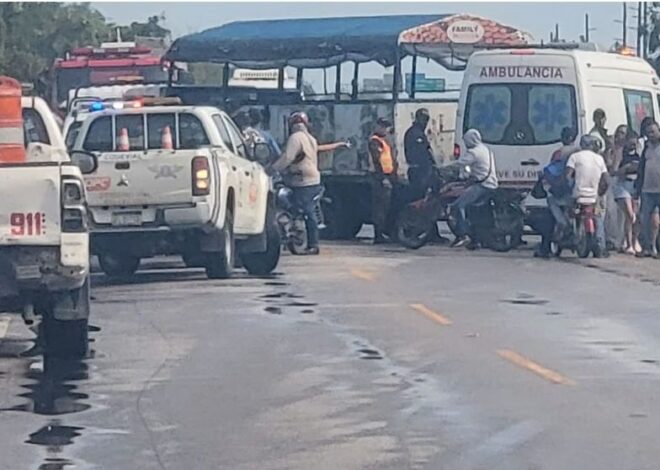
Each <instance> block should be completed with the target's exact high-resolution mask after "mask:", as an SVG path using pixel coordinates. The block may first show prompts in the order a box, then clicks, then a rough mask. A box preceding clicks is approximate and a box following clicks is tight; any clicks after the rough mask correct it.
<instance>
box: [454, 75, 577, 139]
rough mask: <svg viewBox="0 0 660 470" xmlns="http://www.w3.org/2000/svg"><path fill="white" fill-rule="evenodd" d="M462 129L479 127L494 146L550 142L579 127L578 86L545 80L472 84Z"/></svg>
mask: <svg viewBox="0 0 660 470" xmlns="http://www.w3.org/2000/svg"><path fill="white" fill-rule="evenodd" d="M465 112H466V115H465V120H464V123H465V124H464V129H463V132H465V131H467V130H468V129H477V130H479V132H481V136H482V138H483V141H484V142H485V143H487V144H495V145H548V144H553V143H556V142H559V141H560V140H561V130H562V129H563V128H564V127H572V128H577V111H576V105H575V88H573V86H571V85H554V84H545V83H530V84H522V83H498V84H487V85H486V84H478V85H472V86H471V87H470V88H469V90H468V95H467V104H466V110H465Z"/></svg>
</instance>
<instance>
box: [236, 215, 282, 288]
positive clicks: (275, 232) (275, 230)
mask: <svg viewBox="0 0 660 470" xmlns="http://www.w3.org/2000/svg"><path fill="white" fill-rule="evenodd" d="M265 230H266V251H264V252H262V253H245V254H243V255H242V256H241V260H242V261H243V267H245V269H246V270H247V272H248V273H250V274H252V275H254V276H265V275H266V274H270V273H272V272H273V271H274V270H275V268H276V267H277V264H278V263H279V261H280V252H281V244H282V241H281V239H280V230H279V227H278V225H277V221H276V220H275V210H274V209H272V208H271V207H269V208H268V214H267V216H266V228H265Z"/></svg>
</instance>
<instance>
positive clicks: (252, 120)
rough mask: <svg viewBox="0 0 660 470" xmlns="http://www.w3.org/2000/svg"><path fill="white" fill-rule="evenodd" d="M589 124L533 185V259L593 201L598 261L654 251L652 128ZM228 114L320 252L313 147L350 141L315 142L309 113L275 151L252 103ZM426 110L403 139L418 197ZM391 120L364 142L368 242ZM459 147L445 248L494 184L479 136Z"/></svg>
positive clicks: (380, 233) (387, 173)
mask: <svg viewBox="0 0 660 470" xmlns="http://www.w3.org/2000/svg"><path fill="white" fill-rule="evenodd" d="M592 117H593V128H592V129H591V130H590V132H589V133H588V134H585V135H583V136H581V137H580V138H579V139H578V135H577V130H576V129H571V128H564V129H563V130H562V132H561V145H560V146H559V148H557V149H556V150H555V151H554V152H553V153H552V155H549V162H548V164H547V165H546V166H545V167H544V169H543V172H542V173H541V175H540V177H539V180H538V182H537V184H536V186H535V188H534V189H533V191H532V195H533V196H534V197H538V198H541V197H543V198H547V211H546V213H545V217H546V218H545V220H538V221H537V223H535V224H533V226H534V228H536V229H537V230H538V231H539V232H540V233H541V235H542V241H541V244H540V245H539V247H538V248H537V250H536V251H535V256H537V257H544V258H546V257H550V256H551V250H550V248H551V243H552V242H553V241H557V240H560V239H561V238H562V236H564V234H566V233H567V229H568V228H569V222H570V221H569V218H568V214H569V213H570V209H571V208H573V207H574V206H575V204H576V203H578V204H592V205H594V207H595V209H594V210H595V219H596V240H597V250H595V251H594V255H595V256H599V257H606V256H609V253H610V252H612V251H613V250H616V251H618V252H620V253H625V254H629V255H636V256H638V257H656V258H657V257H658V251H657V244H658V243H657V239H658V227H659V226H660V216H659V215H658V211H659V209H660V125H659V124H658V123H657V122H655V121H654V120H653V118H650V117H647V118H645V119H644V120H643V121H642V122H641V125H640V133H639V134H638V133H636V132H635V130H634V129H630V128H629V127H628V126H627V125H625V124H623V125H620V126H618V127H617V128H616V130H615V132H614V133H613V134H612V135H610V133H609V131H608V130H607V128H606V123H607V116H606V113H605V112H604V111H603V110H602V109H597V110H596V111H595V112H594V113H593V116H592ZM235 120H236V122H237V124H238V125H239V127H240V128H241V131H242V132H243V135H244V136H245V138H246V142H247V143H248V145H253V144H256V143H258V142H263V143H266V144H267V145H268V146H269V147H270V149H271V154H272V155H274V156H275V157H276V158H275V159H274V162H273V163H272V165H271V168H272V169H273V170H276V171H281V172H285V171H286V172H287V173H288V174H289V183H290V186H291V187H292V189H293V191H294V199H295V200H296V201H297V203H298V204H299V206H300V207H301V208H302V209H303V210H304V212H305V214H306V223H307V232H308V245H309V246H308V249H307V254H318V253H319V236H318V225H317V221H316V216H315V208H314V207H313V205H312V203H311V201H312V200H313V199H314V197H315V196H316V195H317V194H318V192H319V191H321V175H320V172H319V169H318V153H319V152H324V151H334V150H337V149H339V148H342V147H347V146H349V144H348V143H346V142H336V143H331V144H319V143H318V142H317V141H316V139H315V138H314V137H313V136H312V135H311V133H310V132H309V118H308V117H307V115H306V114H305V113H303V112H297V113H293V114H292V115H291V116H290V117H289V127H290V129H289V130H290V132H289V138H288V140H287V142H286V145H285V147H284V150H283V151H282V150H280V148H279V146H278V144H277V142H276V141H275V139H274V138H273V136H272V135H271V134H270V133H269V132H268V131H267V130H266V129H265V128H264V127H263V125H262V114H261V112H260V111H259V110H256V109H253V110H250V111H249V112H241V113H239V114H238V115H237V116H236V117H235ZM429 120H430V114H429V112H428V110H426V109H424V108H421V109H419V110H417V112H416V113H415V118H414V122H413V123H412V125H411V126H410V128H409V129H408V130H407V131H406V133H405V136H404V157H405V161H406V164H407V168H408V170H407V177H408V186H407V190H408V193H409V194H408V197H409V198H411V194H414V196H412V199H415V198H420V197H423V195H424V194H425V192H426V191H427V190H428V189H429V188H430V187H431V186H432V184H433V183H432V181H431V180H432V175H433V169H434V167H435V165H436V161H435V158H434V155H433V152H432V148H431V145H430V142H429V140H428V137H427V133H426V129H427V126H428V123H429ZM392 134H393V125H392V123H391V122H390V121H389V120H387V119H385V118H379V119H378V120H377V121H376V125H375V128H374V131H373V133H372V134H371V136H370V137H369V140H368V151H369V156H370V162H369V163H370V168H371V173H372V176H373V182H372V207H373V224H374V243H384V242H386V241H387V240H388V227H389V226H391V224H392V217H391V215H392V213H393V212H395V205H396V203H397V201H396V199H397V194H396V188H397V187H399V184H398V183H399V182H398V173H399V171H398V170H399V163H398V161H397V158H396V155H395V153H394V150H393V143H392V142H391V135H392ZM463 143H464V146H465V152H463V154H462V155H461V157H460V158H459V160H458V162H459V163H460V164H462V165H464V166H465V167H468V166H469V167H470V169H471V175H470V179H471V181H472V182H473V184H472V185H470V186H469V187H468V188H467V190H466V191H465V192H463V194H462V195H461V196H460V197H458V199H457V200H456V201H455V202H454V203H453V204H452V206H451V211H452V214H453V217H454V219H455V221H456V224H455V226H454V232H455V233H454V234H455V236H456V238H455V239H454V241H453V243H452V246H454V247H460V246H464V245H465V244H467V243H469V242H470V240H469V236H468V228H467V221H466V218H465V210H466V208H467V207H468V206H469V205H470V204H474V203H475V202H476V201H478V200H480V199H481V198H482V197H484V195H485V194H487V193H488V192H489V191H492V190H494V189H496V188H497V187H498V180H497V171H496V167H495V159H494V157H493V154H492V152H491V151H490V149H489V148H488V147H487V146H486V145H485V144H484V143H483V142H482V139H481V135H480V133H479V131H478V130H476V129H470V130H468V131H467V132H466V133H465V135H464V136H463Z"/></svg>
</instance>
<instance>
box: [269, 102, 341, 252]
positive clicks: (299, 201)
mask: <svg viewBox="0 0 660 470" xmlns="http://www.w3.org/2000/svg"><path fill="white" fill-rule="evenodd" d="M289 131H290V134H289V139H288V140H287V143H286V147H285V149H284V152H283V153H282V155H281V156H280V158H279V159H278V160H277V161H275V162H274V163H273V164H272V165H271V169H272V170H274V171H277V172H280V173H284V170H286V176H287V180H288V181H287V182H288V185H289V186H290V187H291V189H292V190H293V201H294V203H295V204H296V205H297V206H298V207H300V208H301V210H302V211H303V213H304V217H305V227H306V229H307V249H306V250H305V254H308V255H318V254H319V227H318V221H317V219H316V202H315V201H314V199H315V198H316V196H318V194H319V193H320V192H321V191H322V189H323V187H322V186H321V173H320V172H319V169H318V153H319V152H332V151H334V150H336V149H338V148H341V147H348V146H349V144H348V143H347V142H335V143H332V144H322V145H319V144H318V142H317V141H316V139H315V138H314V137H313V136H312V135H311V134H310V133H309V117H308V116H307V114H305V113H304V112H294V113H292V114H291V115H290V116H289Z"/></svg>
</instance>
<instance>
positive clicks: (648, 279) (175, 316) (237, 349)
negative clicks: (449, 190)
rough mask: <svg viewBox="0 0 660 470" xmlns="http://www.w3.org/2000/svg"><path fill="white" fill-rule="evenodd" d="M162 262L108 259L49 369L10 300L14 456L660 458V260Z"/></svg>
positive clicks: (399, 254) (365, 462) (0, 450)
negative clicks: (67, 356)
mask: <svg viewBox="0 0 660 470" xmlns="http://www.w3.org/2000/svg"><path fill="white" fill-rule="evenodd" d="M168 266H170V267H168ZM171 266H174V267H173V268H172V267H171ZM148 267H149V269H148V270H146V271H142V272H140V273H139V274H138V275H137V277H136V279H135V282H134V283H132V284H124V285H112V284H109V283H108V281H107V280H106V279H105V278H104V277H103V276H102V275H95V276H94V288H93V297H94V305H93V307H94V309H93V319H92V324H93V325H94V330H95V331H93V332H92V334H91V337H92V339H93V343H92V344H91V346H92V354H91V357H90V358H88V359H86V360H85V361H81V362H68V363H57V364H53V365H49V367H47V368H46V370H45V371H44V367H43V363H42V361H41V359H40V357H32V358H29V357H20V356H19V355H20V353H21V352H23V351H25V350H27V349H28V348H30V346H31V338H32V336H33V335H32V334H31V332H30V331H29V330H28V329H27V328H26V327H25V326H24V325H22V322H21V320H20V318H17V317H0V337H1V338H2V340H0V468H1V469H10V470H13V469H17V470H22V469H29V470H34V469H40V470H59V469H66V470H68V469H87V468H98V469H112V470H120V469H130V470H133V469H138V470H149V469H175V470H178V469H195V470H202V469H236V470H243V469H245V470H247V469H259V470H271V469H272V470H275V469H305V470H306V469H314V470H324V469H328V470H336V469H339V470H352V469H413V468H414V469H417V468H419V469H442V470H445V469H449V470H451V469H484V470H518V469H521V470H522V469H525V470H532V469H533V470H537V469H552V470H572V469H575V470H590V469H594V470H603V469H612V470H628V469H630V470H633V469H634V470H642V469H649V470H650V469H653V470H657V469H658V468H660V463H659V462H660V447H659V446H658V445H657V441H658V435H659V434H660V408H659V407H658V400H657V397H658V391H660V362H659V361H660V310H659V309H658V299H660V296H659V294H660V262H657V261H654V260H649V261H643V262H642V261H638V260H634V259H631V258H628V257H616V258H614V259H609V260H602V261H598V262H595V261H590V262H586V263H585V262H577V261H576V260H566V261H556V260H552V261H541V260H535V259H532V258H531V256H530V252H529V251H521V252H515V253H509V254H505V255H501V254H495V253H492V252H488V251H480V252H474V253H472V252H466V251H452V250H450V249H448V248H444V247H434V246H431V247H425V248H424V249H422V250H419V251H417V252H410V251H404V250H402V249H399V248H395V247H374V246H371V245H368V244H364V243H362V244H345V245H338V244H337V245H330V246H329V247H328V248H326V249H325V250H324V252H323V254H322V255H321V256H319V257H292V256H286V257H284V258H283V262H282V264H281V266H280V269H279V272H280V273H279V274H277V275H275V276H272V277H270V278H250V277H247V276H243V275H239V276H237V277H236V278H235V279H232V280H229V281H209V280H206V279H205V277H204V275H203V272H201V271H199V270H184V269H181V268H179V267H176V266H175V265H168V264H151V265H150V266H148Z"/></svg>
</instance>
